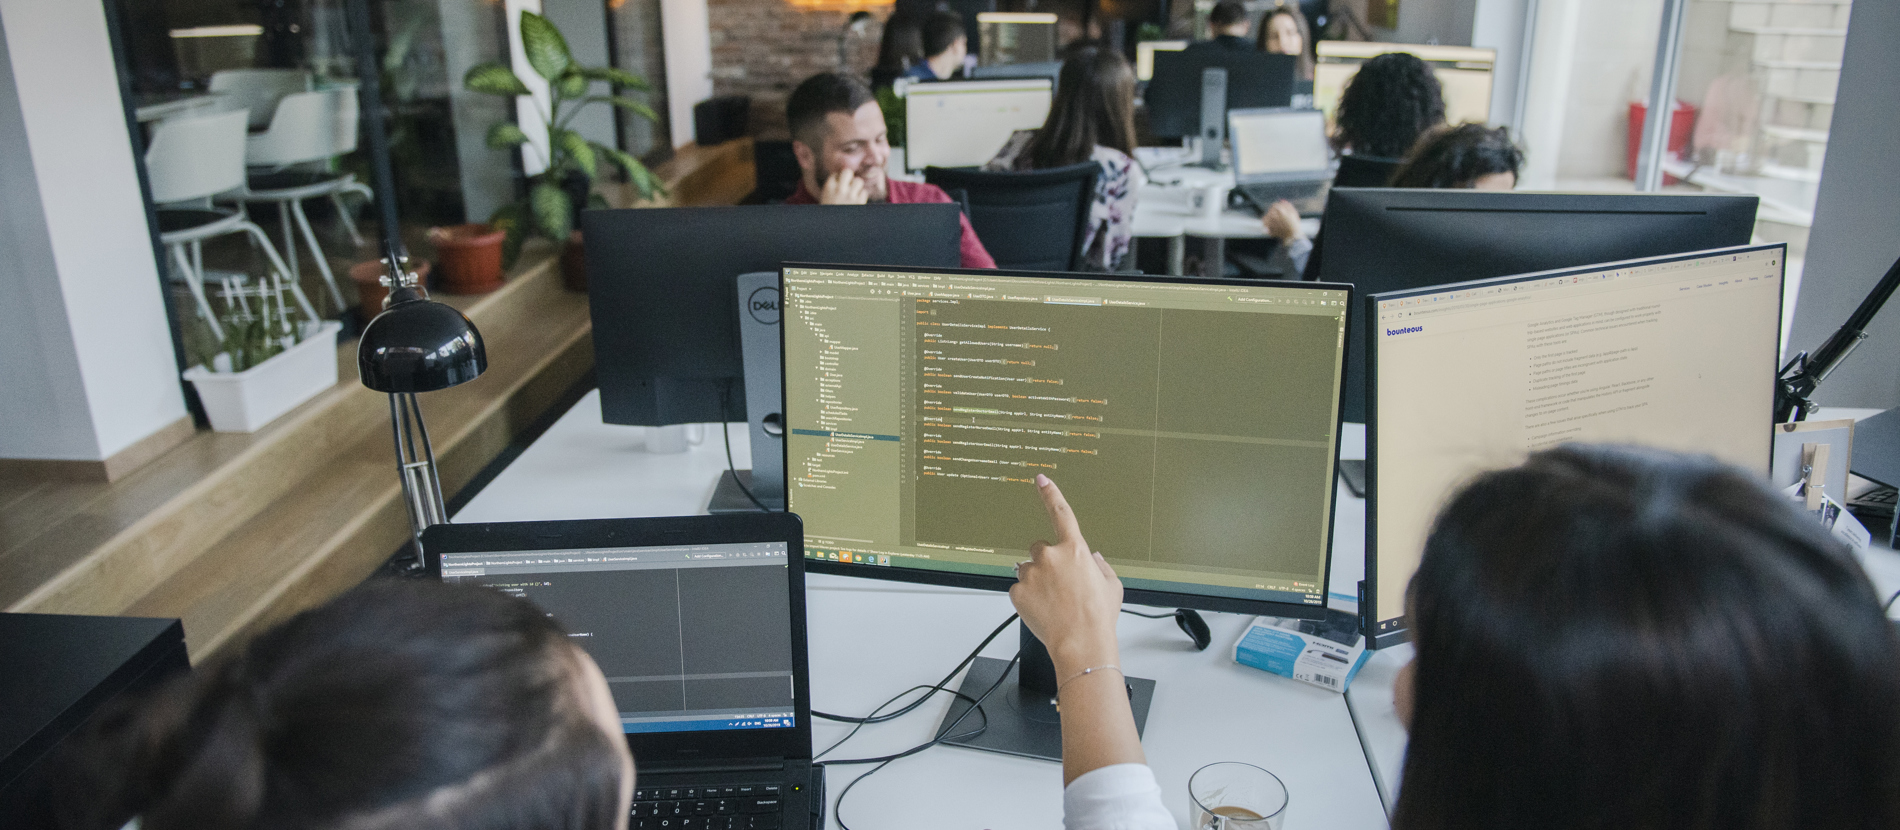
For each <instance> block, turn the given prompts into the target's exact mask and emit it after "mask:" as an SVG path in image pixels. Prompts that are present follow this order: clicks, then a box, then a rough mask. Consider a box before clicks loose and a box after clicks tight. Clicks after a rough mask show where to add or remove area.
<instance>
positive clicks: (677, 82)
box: [660, 0, 713, 147]
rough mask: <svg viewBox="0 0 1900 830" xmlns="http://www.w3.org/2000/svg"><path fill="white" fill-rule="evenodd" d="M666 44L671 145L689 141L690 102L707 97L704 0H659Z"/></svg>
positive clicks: (708, 37)
mask: <svg viewBox="0 0 1900 830" xmlns="http://www.w3.org/2000/svg"><path fill="white" fill-rule="evenodd" d="M660 37H661V39H662V40H663V41H664V42H665V44H666V115H667V118H668V119H669V120H670V122H671V124H672V133H673V146H674V147H679V146H681V145H683V144H688V143H691V142H692V140H693V105H694V104H697V103H699V102H701V101H704V100H706V99H707V98H711V97H712V94H713V82H712V19H711V17H710V15H709V13H708V12H707V11H706V0H660Z"/></svg>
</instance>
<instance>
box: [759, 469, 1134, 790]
mask: <svg viewBox="0 0 1900 830" xmlns="http://www.w3.org/2000/svg"><path fill="white" fill-rule="evenodd" d="M741 498H744V497H743V496H741ZM1018 626H1019V627H1020V629H1021V632H1022V659H1020V660H1018V661H1017V663H1016V666H1015V667H1014V668H1010V666H1009V661H1008V660H995V659H992V658H989V657H978V658H976V661H975V662H974V663H971V664H970V671H969V673H968V674H965V675H964V676H963V684H962V685H961V686H958V687H957V691H959V692H962V693H963V694H966V695H969V696H970V698H971V699H976V698H981V697H983V693H984V692H985V691H988V690H989V688H990V686H991V685H993V684H995V683H996V679H997V678H998V677H999V676H1001V675H1002V674H1003V672H1004V670H1005V669H1007V670H1008V671H1009V677H1008V678H1006V679H1004V680H1003V685H1001V686H997V687H996V691H994V692H990V696H989V698H988V699H986V700H984V701H983V711H982V712H979V713H972V714H971V715H970V716H969V717H967V718H963V722H962V723H957V724H956V726H955V727H951V724H952V723H956V721H957V718H959V717H962V715H963V713H964V711H965V710H968V709H969V708H970V702H969V701H968V700H964V699H963V698H960V697H958V698H952V699H951V700H950V710H949V711H948V712H946V713H944V716H943V722H942V723H940V724H939V725H938V726H937V734H939V735H941V734H943V733H944V732H945V730H948V731H950V732H952V733H955V734H959V735H960V734H963V733H965V732H969V731H972V730H974V729H976V728H977V727H979V726H982V725H983V724H984V723H985V717H986V716H987V718H988V724H989V726H988V728H986V729H984V730H983V731H982V732H980V733H978V734H977V735H976V736H975V737H972V738H959V739H950V740H946V741H944V743H946V744H949V745H952V746H963V747H969V748H970V749H981V750H985V751H989V752H1001V753H1003V754H1005V755H1021V756H1023V757H1025V758H1042V759H1046V760H1050V761H1060V760H1062V717H1061V716H1060V715H1058V714H1057V713H1056V684H1057V683H1058V682H1060V680H1061V678H1058V677H1056V666H1055V662H1054V661H1053V660H1051V659H1050V657H1049V650H1048V649H1047V648H1044V647H1043V645H1042V641H1041V640H1038V639H1036V635H1034V634H1031V633H1029V626H1027V625H1022V624H1020V623H1018ZM1122 679H1123V680H1124V681H1125V682H1126V686H1127V689H1128V704H1129V708H1130V709H1133V710H1134V713H1135V734H1136V735H1140V734H1142V731H1143V730H1144V729H1146V728H1147V726H1148V707H1149V705H1150V704H1152V703H1153V702H1154V697H1155V682H1154V681H1153V680H1147V679H1144V678H1139V677H1125V676H1124V677H1123V678H1122ZM1090 682H1095V681H1090Z"/></svg>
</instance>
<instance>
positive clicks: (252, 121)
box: [211, 69, 314, 131]
mask: <svg viewBox="0 0 1900 830" xmlns="http://www.w3.org/2000/svg"><path fill="white" fill-rule="evenodd" d="M313 82H314V79H313V77H312V75H311V74H310V71H309V70H307V69H220V70H218V71H217V72H213V73H211V93H212V94H214V95H222V96H224V97H225V101H226V102H227V103H228V104H229V107H230V109H241V110H243V111H244V112H245V113H246V125H247V126H248V127H249V128H250V129H251V130H253V131H257V130H262V129H264V128H265V127H269V126H270V120H271V115H272V114H273V113H275V112H276V111H277V102H278V101H281V100H283V99H284V96H286V95H293V94H296V93H299V92H308V91H310V87H311V84H312V83H313Z"/></svg>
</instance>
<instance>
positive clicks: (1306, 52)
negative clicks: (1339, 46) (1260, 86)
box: [1259, 6, 1313, 105]
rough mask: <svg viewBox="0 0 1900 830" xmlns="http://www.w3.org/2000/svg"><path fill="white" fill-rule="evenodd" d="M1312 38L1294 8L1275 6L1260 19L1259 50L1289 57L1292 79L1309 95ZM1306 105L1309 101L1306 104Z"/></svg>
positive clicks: (1311, 74) (1311, 73)
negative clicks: (1292, 62) (1304, 87)
mask: <svg viewBox="0 0 1900 830" xmlns="http://www.w3.org/2000/svg"><path fill="white" fill-rule="evenodd" d="M1312 45H1313V38H1312V37H1311V36H1310V35H1309V34H1308V33H1307V31H1306V15H1304V14H1301V13H1300V10H1299V8H1298V7H1295V6H1275V7H1274V8H1273V10H1272V11H1270V12H1267V14H1266V16H1265V17H1262V18H1260V40H1259V46H1260V51H1262V52H1265V53H1267V54H1269V55H1293V56H1295V57H1297V58H1298V59H1299V62H1298V63H1297V64H1295V65H1294V66H1295V68H1294V71H1295V73H1296V74H1295V75H1294V78H1295V80H1297V81H1301V82H1304V83H1306V84H1307V85H1308V86H1307V90H1308V92H1307V94H1308V95H1311V94H1312V92H1311V89H1312V87H1311V84H1312V82H1313V52H1312ZM1307 103H1308V104H1309V105H1310V104H1311V101H1308V102H1307Z"/></svg>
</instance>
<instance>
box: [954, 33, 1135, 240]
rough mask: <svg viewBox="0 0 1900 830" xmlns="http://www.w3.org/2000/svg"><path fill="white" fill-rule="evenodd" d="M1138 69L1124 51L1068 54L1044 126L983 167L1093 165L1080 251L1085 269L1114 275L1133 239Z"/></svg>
mask: <svg viewBox="0 0 1900 830" xmlns="http://www.w3.org/2000/svg"><path fill="white" fill-rule="evenodd" d="M1134 152H1135V70H1134V69H1133V68H1132V67H1130V66H1129V65H1128V61H1127V60H1126V59H1124V58H1123V57H1122V56H1121V54H1120V53H1118V52H1116V51H1115V50H1113V49H1102V48H1099V47H1095V46H1088V47H1082V48H1079V49H1073V50H1070V55H1069V57H1068V59H1067V60H1064V61H1063V62H1062V71H1061V73H1060V74H1059V75H1058V76H1057V82H1056V95H1055V100H1054V101H1053V102H1052V103H1051V104H1050V106H1049V117H1048V119H1047V120H1045V121H1043V124H1042V127H1041V128H1039V129H1034V130H1017V131H1016V132H1015V133H1014V134H1013V135H1011V136H1010V137H1009V141H1008V142H1007V143H1005V144H1004V145H1003V149H1002V150H1000V151H998V152H997V154H996V157H995V158H993V159H990V161H989V163H987V164H985V165H983V169H985V170H1045V169H1048V168H1051V167H1065V166H1068V165H1071V164H1081V163H1082V162H1085V161H1090V160H1093V161H1094V162H1095V163H1096V164H1098V165H1100V166H1101V168H1102V172H1101V175H1099V176H1097V177H1096V179H1095V199H1094V201H1093V202H1092V203H1091V204H1090V206H1089V217H1088V223H1089V224H1088V227H1087V228H1085V229H1084V230H1083V236H1082V250H1083V253H1084V262H1085V264H1086V266H1087V267H1089V268H1090V269H1093V270H1099V271H1114V270H1116V269H1118V268H1120V267H1121V265H1122V261H1123V260H1124V259H1125V258H1126V257H1127V256H1128V249H1129V243H1130V242H1131V241H1133V239H1134V237H1135V198H1136V193H1137V192H1138V191H1139V189H1140V187H1141V173H1140V169H1139V168H1138V167H1137V165H1136V164H1135V159H1134Z"/></svg>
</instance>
